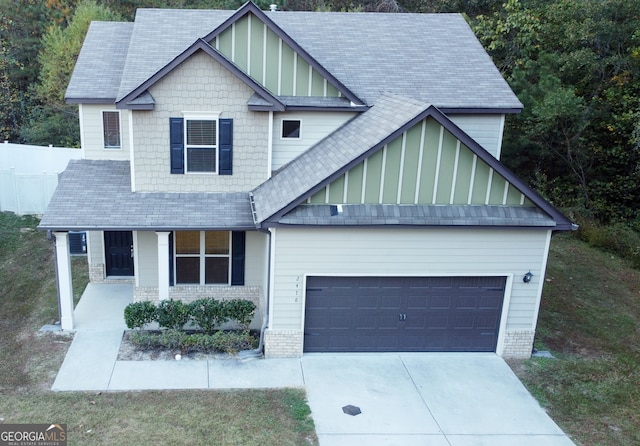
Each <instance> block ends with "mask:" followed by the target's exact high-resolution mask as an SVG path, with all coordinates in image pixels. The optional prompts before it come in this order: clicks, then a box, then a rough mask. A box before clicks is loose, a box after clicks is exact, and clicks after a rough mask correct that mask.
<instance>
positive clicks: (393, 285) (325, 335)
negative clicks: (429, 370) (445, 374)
mask: <svg viewBox="0 0 640 446" xmlns="http://www.w3.org/2000/svg"><path fill="white" fill-rule="evenodd" d="M505 283H506V278H505V277H339V278H333V277H309V278H308V280H307V296H306V302H307V303H306V322H305V347H304V349H305V351H307V352H311V351H336V352H337V351H379V352H382V351H495V348H496V345H497V337H498V329H499V325H500V317H501V309H502V302H503V298H504V288H505Z"/></svg>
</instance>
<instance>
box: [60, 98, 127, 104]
mask: <svg viewBox="0 0 640 446" xmlns="http://www.w3.org/2000/svg"><path fill="white" fill-rule="evenodd" d="M64 101H65V102H66V103H67V104H112V105H113V104H115V102H116V98H74V97H65V98H64Z"/></svg>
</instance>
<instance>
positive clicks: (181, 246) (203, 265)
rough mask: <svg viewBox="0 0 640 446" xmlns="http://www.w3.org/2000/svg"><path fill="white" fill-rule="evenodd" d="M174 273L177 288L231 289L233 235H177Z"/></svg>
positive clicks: (196, 233) (209, 232)
mask: <svg viewBox="0 0 640 446" xmlns="http://www.w3.org/2000/svg"><path fill="white" fill-rule="evenodd" d="M173 243H174V253H175V255H174V261H175V264H174V271H175V284H176V285H208V284H217V285H229V284H230V281H231V232H228V231H176V232H175V233H174V237H173Z"/></svg>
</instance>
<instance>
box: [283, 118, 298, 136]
mask: <svg viewBox="0 0 640 446" xmlns="http://www.w3.org/2000/svg"><path fill="white" fill-rule="evenodd" d="M281 136H282V139H300V120H298V119H283V120H282V135H281Z"/></svg>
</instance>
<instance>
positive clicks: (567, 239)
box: [512, 234, 640, 446]
mask: <svg viewBox="0 0 640 446" xmlns="http://www.w3.org/2000/svg"><path fill="white" fill-rule="evenodd" d="M536 347H537V348H538V349H539V350H550V351H551V352H552V353H553V354H554V356H555V357H556V359H541V358H534V359H531V360H529V361H526V362H525V363H524V364H517V363H515V364H512V365H513V366H514V370H516V372H517V373H518V374H519V375H520V378H521V379H522V380H523V382H524V383H525V385H527V386H528V387H529V389H530V390H531V392H532V393H533V394H534V396H536V398H538V400H539V401H540V402H541V403H542V405H543V406H544V407H546V409H547V410H548V412H549V414H550V415H551V417H552V418H553V419H554V420H555V421H556V422H557V423H558V424H559V425H560V427H562V428H563V429H564V430H565V432H567V433H568V434H570V435H571V436H572V438H574V440H575V441H576V442H577V443H579V444H583V445H603V446H604V445H606V446H615V445H621V446H622V445H638V444H640V272H639V271H637V270H634V269H631V268H630V267H629V266H628V265H627V264H626V263H625V262H624V261H622V260H620V259H618V258H616V257H614V256H612V255H611V254H607V253H603V252H602V251H599V250H596V249H594V248H591V247H589V246H588V245H587V244H585V243H583V242H581V241H579V240H577V239H576V238H575V237H574V236H572V235H568V234H564V235H556V236H554V238H553V239H552V242H551V252H550V255H549V265H548V268H547V277H546V283H545V288H544V292H543V300H542V306H541V309H540V318H539V322H538V331H537V337H536Z"/></svg>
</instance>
